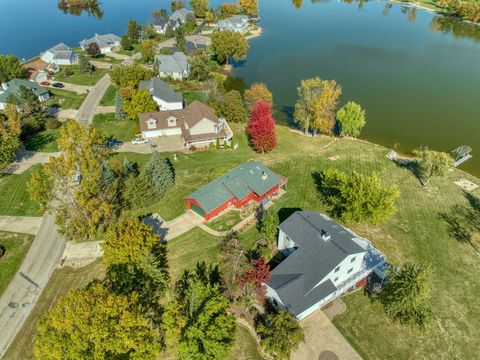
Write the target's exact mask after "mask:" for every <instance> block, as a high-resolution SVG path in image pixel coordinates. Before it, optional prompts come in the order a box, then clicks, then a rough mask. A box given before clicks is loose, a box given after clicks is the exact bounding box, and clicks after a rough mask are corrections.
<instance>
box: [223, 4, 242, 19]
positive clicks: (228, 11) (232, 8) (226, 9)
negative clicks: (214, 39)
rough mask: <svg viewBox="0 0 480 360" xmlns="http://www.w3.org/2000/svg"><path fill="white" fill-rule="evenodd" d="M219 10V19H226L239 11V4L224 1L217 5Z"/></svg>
mask: <svg viewBox="0 0 480 360" xmlns="http://www.w3.org/2000/svg"><path fill="white" fill-rule="evenodd" d="M218 10H219V11H220V19H226V18H228V17H230V16H233V15H236V14H238V13H239V12H240V5H238V4H237V3H225V4H222V5H220V6H219V7H218Z"/></svg>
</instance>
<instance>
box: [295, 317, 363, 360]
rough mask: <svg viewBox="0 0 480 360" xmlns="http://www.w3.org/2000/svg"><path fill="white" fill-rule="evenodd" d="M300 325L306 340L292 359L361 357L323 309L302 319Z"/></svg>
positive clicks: (312, 359) (320, 359)
mask: <svg viewBox="0 0 480 360" xmlns="http://www.w3.org/2000/svg"><path fill="white" fill-rule="evenodd" d="M300 326H301V327H302V328H303V329H304V330H305V342H304V343H302V344H301V345H300V346H299V347H298V349H297V350H296V351H295V352H294V353H293V354H292V356H291V360H317V359H318V360H337V359H340V360H344V359H345V360H357V359H358V360H360V359H361V357H360V355H358V354H357V352H356V351H355V350H354V349H353V347H352V346H351V345H350V344H349V343H348V342H347V340H346V339H345V338H344V337H343V335H342V334H341V333H340V332H339V331H338V330H337V328H336V327H335V326H334V325H333V324H332V323H331V322H330V320H329V319H328V317H327V315H326V314H325V313H324V312H323V311H322V310H318V311H316V312H314V313H313V314H312V315H310V316H309V317H307V318H306V319H304V320H302V321H300Z"/></svg>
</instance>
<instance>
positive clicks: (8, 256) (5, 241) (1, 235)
mask: <svg viewBox="0 0 480 360" xmlns="http://www.w3.org/2000/svg"><path fill="white" fill-rule="evenodd" d="M33 239H34V236H32V235H27V234H16V233H11V232H5V231H0V246H3V247H4V248H5V249H6V252H5V255H3V256H2V257H0V269H1V270H2V271H0V295H1V294H3V292H4V291H5V289H6V287H7V285H8V283H9V282H10V280H11V279H12V277H13V276H14V275H15V273H16V272H17V270H18V268H19V267H20V264H21V263H22V260H23V258H24V257H25V254H26V253H27V251H28V248H29V247H30V244H31V243H32V241H33Z"/></svg>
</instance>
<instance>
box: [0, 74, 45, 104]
mask: <svg viewBox="0 0 480 360" xmlns="http://www.w3.org/2000/svg"><path fill="white" fill-rule="evenodd" d="M22 87H25V88H26V89H28V90H30V91H32V92H33V93H34V94H35V95H36V96H37V98H38V101H40V102H45V101H47V100H48V99H50V93H49V91H48V90H47V89H45V88H44V87H41V86H40V85H38V84H37V83H36V82H34V81H28V80H24V79H12V80H10V81H8V82H4V83H2V84H1V85H0V110H5V108H6V107H7V105H8V104H9V102H10V98H11V97H12V96H20V94H21V92H20V89H21V88H22Z"/></svg>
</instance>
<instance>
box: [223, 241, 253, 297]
mask: <svg viewBox="0 0 480 360" xmlns="http://www.w3.org/2000/svg"><path fill="white" fill-rule="evenodd" d="M249 268H250V265H249V263H248V259H247V254H246V251H245V250H244V249H243V247H242V244H240V241H239V240H238V237H237V236H235V235H232V236H230V237H229V238H227V239H225V240H224V241H223V242H222V245H221V252H220V271H221V273H222V285H223V286H222V287H223V289H224V292H225V295H226V296H227V298H228V299H229V300H231V301H235V300H236V299H237V297H238V296H239V284H238V278H239V277H240V276H241V275H242V274H244V273H245V272H247V270H248V269H249Z"/></svg>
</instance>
